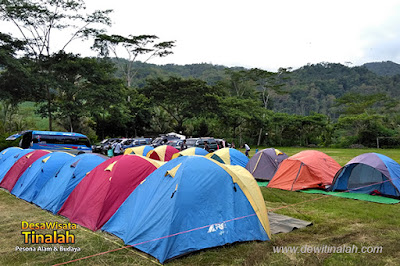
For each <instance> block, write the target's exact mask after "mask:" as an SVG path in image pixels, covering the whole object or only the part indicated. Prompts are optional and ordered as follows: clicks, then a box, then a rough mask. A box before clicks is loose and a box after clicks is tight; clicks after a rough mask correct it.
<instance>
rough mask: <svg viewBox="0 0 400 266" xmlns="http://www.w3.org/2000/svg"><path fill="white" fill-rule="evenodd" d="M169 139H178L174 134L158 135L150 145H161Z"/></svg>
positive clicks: (165, 143)
mask: <svg viewBox="0 0 400 266" xmlns="http://www.w3.org/2000/svg"><path fill="white" fill-rule="evenodd" d="M170 140H180V139H179V138H177V137H175V136H160V137H157V138H155V139H154V140H153V142H152V143H151V146H153V147H154V148H156V147H158V146H161V145H167V143H168V141H170Z"/></svg>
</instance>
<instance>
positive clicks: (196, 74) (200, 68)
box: [115, 59, 245, 87]
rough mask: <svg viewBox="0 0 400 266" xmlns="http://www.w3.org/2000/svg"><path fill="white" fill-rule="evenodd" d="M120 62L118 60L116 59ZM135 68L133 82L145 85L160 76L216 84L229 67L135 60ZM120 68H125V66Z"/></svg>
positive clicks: (139, 85)
mask: <svg viewBox="0 0 400 266" xmlns="http://www.w3.org/2000/svg"><path fill="white" fill-rule="evenodd" d="M115 62H118V61H115ZM127 63H128V62H127V61H126V60H123V59H122V60H120V66H121V65H124V64H127ZM133 68H134V69H135V70H136V73H135V78H134V79H133V84H134V85H136V86H138V87H143V86H144V84H145V82H146V79H147V78H154V77H158V76H179V77H183V78H196V79H201V80H204V81H206V82H207V83H208V84H211V85H213V84H215V83H217V82H218V81H220V80H222V79H225V78H226V77H227V75H226V73H225V69H226V68H227V67H225V66H221V65H212V64H207V63H201V64H190V65H175V64H167V65H155V64H148V63H142V62H134V63H133ZM119 69H123V66H122V67H120V68H119ZM231 69H232V70H244V69H245V68H243V67H233V68H231ZM117 73H118V74H117V76H119V77H122V76H123V74H122V73H121V71H117Z"/></svg>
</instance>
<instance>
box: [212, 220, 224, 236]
mask: <svg viewBox="0 0 400 266" xmlns="http://www.w3.org/2000/svg"><path fill="white" fill-rule="evenodd" d="M225 227H226V225H225V223H220V224H212V225H210V227H209V228H208V232H207V233H213V232H216V231H220V234H221V235H222V234H223V233H224V229H225Z"/></svg>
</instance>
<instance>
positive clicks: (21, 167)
mask: <svg viewBox="0 0 400 266" xmlns="http://www.w3.org/2000/svg"><path fill="white" fill-rule="evenodd" d="M48 153H50V152H49V151H45V150H34V151H32V152H29V153H27V154H24V155H23V156H20V158H19V159H18V160H17V161H16V162H15V163H14V165H13V166H12V167H11V168H10V170H9V171H8V172H7V174H6V175H5V176H4V178H3V180H2V181H1V182H0V187H2V188H5V189H7V190H8V191H11V190H12V189H13V188H14V185H15V183H17V181H18V179H19V178H20V176H21V175H22V174H23V173H24V172H25V170H26V169H28V167H29V166H30V165H31V164H33V163H34V162H35V161H36V160H37V159H39V158H40V157H42V156H44V155H46V154H48Z"/></svg>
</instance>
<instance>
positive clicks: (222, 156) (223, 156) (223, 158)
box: [206, 148, 249, 167]
mask: <svg viewBox="0 0 400 266" xmlns="http://www.w3.org/2000/svg"><path fill="white" fill-rule="evenodd" d="M206 157H208V158H211V159H214V160H216V161H218V162H220V163H223V164H230V165H240V166H242V167H246V165H247V163H248V162H249V158H247V156H246V155H244V154H243V153H241V152H240V151H238V150H236V149H232V148H222V149H219V150H216V151H215V152H213V153H209V154H207V155H206Z"/></svg>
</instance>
